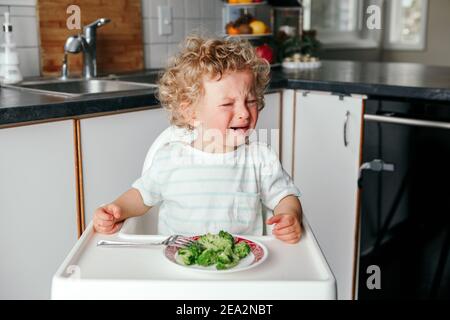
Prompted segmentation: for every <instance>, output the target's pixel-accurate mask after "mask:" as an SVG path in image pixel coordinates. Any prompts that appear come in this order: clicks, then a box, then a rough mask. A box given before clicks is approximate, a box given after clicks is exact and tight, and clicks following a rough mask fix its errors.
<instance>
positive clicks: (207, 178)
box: [133, 141, 300, 235]
mask: <svg viewBox="0 0 450 320" xmlns="http://www.w3.org/2000/svg"><path fill="white" fill-rule="evenodd" d="M133 188H135V189H137V190H138V191H139V192H140V194H141V196H142V199H143V200H144V203H145V204H146V205H147V206H157V205H160V208H159V222H158V233H159V234H165V235H169V234H182V235H195V234H205V233H207V232H212V233H217V232H219V231H220V230H226V231H228V232H230V233H232V234H247V235H262V234H263V224H264V219H263V215H262V205H264V206H265V207H267V208H268V209H270V210H273V209H274V208H275V207H276V206H277V205H278V203H279V202H280V200H281V199H283V198H284V197H286V196H288V195H294V196H297V197H298V196H300V192H299V190H298V189H297V187H296V186H295V185H294V183H293V181H292V179H291V177H290V176H289V175H288V174H287V173H286V172H285V171H284V170H283V168H282V167H281V164H280V161H279V159H278V157H277V155H276V153H275V152H274V151H273V150H271V149H270V147H269V146H267V145H266V144H263V143H259V142H252V143H249V144H243V145H241V146H239V147H238V148H236V150H235V151H233V152H227V153H208V152H204V151H201V150H199V149H195V148H193V147H192V146H191V145H190V144H188V143H185V142H179V141H174V142H169V143H167V144H165V145H163V146H162V147H161V148H160V149H158V151H157V152H156V154H155V156H154V158H153V162H152V165H151V166H150V168H149V169H148V170H146V171H145V172H144V173H143V175H142V177H140V178H139V179H138V180H136V181H135V182H134V183H133Z"/></svg>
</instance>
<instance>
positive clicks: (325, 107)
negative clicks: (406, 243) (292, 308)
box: [294, 92, 363, 299]
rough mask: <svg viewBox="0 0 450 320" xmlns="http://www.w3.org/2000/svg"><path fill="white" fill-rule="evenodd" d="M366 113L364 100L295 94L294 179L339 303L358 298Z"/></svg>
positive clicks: (329, 95)
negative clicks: (360, 181)
mask: <svg viewBox="0 0 450 320" xmlns="http://www.w3.org/2000/svg"><path fill="white" fill-rule="evenodd" d="M362 114H363V100H362V98H357V97H345V98H343V99H340V98H339V97H338V96H334V95H331V94H326V93H308V94H307V95H306V96H304V95H303V93H302V92H297V93H296V107H295V144H294V148H295V149H294V180H295V183H296V184H297V185H298V186H299V188H300V190H301V191H302V197H301V201H302V205H303V208H304V212H305V215H306V216H307V218H308V221H309V222H310V224H311V227H312V229H313V232H314V234H315V236H316V237H317V240H318V241H319V244H320V246H321V248H322V250H323V252H324V254H325V257H326V259H327V261H328V263H329V264H330V267H331V269H332V271H333V273H334V275H335V277H336V280H337V284H338V298H340V299H351V298H352V297H353V281H354V275H355V272H356V271H355V267H356V266H355V259H356V258H357V250H356V249H357V237H358V233H357V228H358V221H357V220H358V219H357V218H358V212H357V210H358V200H359V199H358V198H359V193H358V187H357V180H358V170H359V165H360V153H361V126H362Z"/></svg>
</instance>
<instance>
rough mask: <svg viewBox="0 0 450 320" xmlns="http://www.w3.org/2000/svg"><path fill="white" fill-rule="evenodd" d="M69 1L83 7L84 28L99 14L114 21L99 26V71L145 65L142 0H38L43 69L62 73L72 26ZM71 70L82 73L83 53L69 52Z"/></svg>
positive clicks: (43, 72)
mask: <svg viewBox="0 0 450 320" xmlns="http://www.w3.org/2000/svg"><path fill="white" fill-rule="evenodd" d="M70 5H78V6H79V7H80V9H81V28H82V27H83V26H84V25H86V24H89V23H91V22H92V21H94V20H96V19H98V18H110V19H111V22H110V23H108V24H106V25H104V26H102V27H100V28H98V29H97V70H98V73H119V72H125V71H138V70H142V69H143V68H144V52H143V38H142V14H141V1H140V0H38V1H37V15H38V19H39V26H40V30H39V33H40V53H41V73H42V75H46V76H54V75H59V74H60V72H61V64H62V60H63V56H64V43H65V41H66V39H67V37H68V36H70V35H76V34H78V33H81V32H82V30H69V29H68V28H67V26H66V21H67V18H68V17H69V16H70V14H68V13H66V10H67V8H68V7H69V6H70ZM68 59H69V73H70V74H72V75H74V74H81V70H82V65H83V59H82V53H78V54H69V57H68Z"/></svg>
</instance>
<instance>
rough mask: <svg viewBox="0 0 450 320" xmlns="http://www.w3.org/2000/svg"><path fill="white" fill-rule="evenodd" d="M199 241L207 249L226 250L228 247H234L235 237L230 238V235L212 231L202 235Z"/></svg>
mask: <svg viewBox="0 0 450 320" xmlns="http://www.w3.org/2000/svg"><path fill="white" fill-rule="evenodd" d="M224 234H225V233H224ZM230 236H231V235H230ZM231 239H233V236H231ZM197 241H198V242H199V243H200V244H201V245H202V246H204V247H205V248H206V249H211V250H214V251H222V250H225V248H227V247H230V246H231V247H232V246H233V243H234V239H233V240H230V238H229V237H228V236H225V237H221V236H219V235H217V234H211V233H208V234H205V235H203V236H201V237H200V238H199V239H198V240H197Z"/></svg>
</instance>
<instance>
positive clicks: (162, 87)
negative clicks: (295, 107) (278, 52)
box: [156, 35, 270, 129]
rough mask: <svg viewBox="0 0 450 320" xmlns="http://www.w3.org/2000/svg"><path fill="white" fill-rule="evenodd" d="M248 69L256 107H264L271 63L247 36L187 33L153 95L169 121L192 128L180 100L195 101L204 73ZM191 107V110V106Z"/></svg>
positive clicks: (215, 73)
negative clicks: (261, 55)
mask: <svg viewBox="0 0 450 320" xmlns="http://www.w3.org/2000/svg"><path fill="white" fill-rule="evenodd" d="M245 70H249V71H251V72H252V73H253V77H254V80H255V84H254V88H253V90H254V93H255V96H256V97H255V99H256V101H257V104H258V108H259V109H262V108H263V107H264V91H265V90H266V88H267V85H268V83H269V73H270V65H269V63H268V62H267V60H265V59H261V58H259V57H258V56H257V55H256V51H255V49H254V48H253V46H252V45H251V44H250V43H249V42H248V41H246V40H233V39H214V38H205V37H201V36H197V35H191V36H188V37H187V38H186V40H185V42H184V46H183V49H182V50H181V52H179V53H178V54H177V55H176V56H175V57H173V58H172V59H171V60H170V62H169V65H168V67H167V68H166V70H165V71H164V72H163V74H162V75H161V77H160V79H159V82H158V91H157V93H156V96H157V98H158V100H159V101H160V102H161V104H162V106H163V107H164V108H166V109H167V110H168V111H169V114H170V116H169V117H170V123H171V124H174V125H177V126H179V127H184V128H188V129H192V127H191V126H190V125H189V123H188V121H189V119H187V117H188V116H187V115H186V113H185V112H183V110H182V109H183V108H182V107H181V103H184V104H186V105H189V106H191V105H193V104H195V103H196V102H197V101H198V100H199V98H200V97H201V96H202V95H203V93H204V92H203V86H202V83H203V77H204V76H207V77H209V78H210V79H213V78H215V77H219V79H220V77H222V76H223V75H224V74H226V73H227V72H234V71H245ZM191 111H192V110H191Z"/></svg>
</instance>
